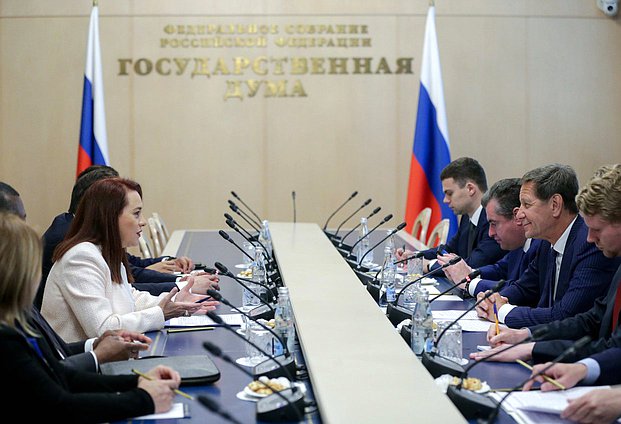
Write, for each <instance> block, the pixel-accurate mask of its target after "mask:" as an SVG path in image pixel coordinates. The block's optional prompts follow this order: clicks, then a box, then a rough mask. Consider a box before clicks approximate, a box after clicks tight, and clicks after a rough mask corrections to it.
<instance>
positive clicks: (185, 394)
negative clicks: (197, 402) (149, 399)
mask: <svg viewBox="0 0 621 424" xmlns="http://www.w3.org/2000/svg"><path fill="white" fill-rule="evenodd" d="M132 372H133V373H134V374H136V375H139V376H140V377H142V378H146V379H147V380H153V379H152V378H151V377H149V376H148V375H146V374H144V373H141V372H140V371H138V370H137V369H136V368H132ZM173 392H175V393H176V394H178V395H181V396H183V397H184V398H187V399H190V400H194V396H191V395H189V394H187V393H185V392H182V391H181V390H179V389H173Z"/></svg>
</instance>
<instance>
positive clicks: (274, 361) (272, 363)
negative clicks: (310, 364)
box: [207, 310, 297, 382]
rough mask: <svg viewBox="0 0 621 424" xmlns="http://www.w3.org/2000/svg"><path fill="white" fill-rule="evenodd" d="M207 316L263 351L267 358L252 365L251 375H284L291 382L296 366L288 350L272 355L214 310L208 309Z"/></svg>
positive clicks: (265, 327) (268, 329) (275, 335)
mask: <svg viewBox="0 0 621 424" xmlns="http://www.w3.org/2000/svg"><path fill="white" fill-rule="evenodd" d="M238 312H239V313H240V314H242V315H245V316H246V317H248V315H246V314H244V313H243V312H242V311H239V310H238ZM207 316H208V317H209V318H211V319H212V320H213V321H214V322H215V323H217V324H221V325H222V326H223V327H224V328H226V329H227V330H228V331H230V332H232V333H235V334H236V336H237V337H238V338H241V339H242V340H244V341H246V342H248V344H249V345H251V346H252V347H254V348H255V349H257V350H258V351H259V352H261V353H263V354H264V355H265V356H266V357H267V358H268V359H267V360H265V361H263V362H261V363H260V364H258V365H256V366H255V367H254V369H253V372H252V375H254V376H255V377H261V376H266V377H268V378H276V377H283V376H284V377H287V378H288V379H289V380H290V381H291V382H293V373H294V372H296V370H297V366H296V364H295V360H294V358H293V355H291V354H290V353H289V351H286V353H285V354H283V355H279V356H273V355H271V354H270V353H269V352H266V351H265V350H263V349H261V348H260V347H259V346H257V345H256V344H255V343H253V342H251V341H250V340H247V339H246V338H245V337H244V336H242V335H241V334H239V333H238V332H237V331H235V330H234V329H233V327H231V326H230V325H228V324H227V323H225V322H224V320H223V319H222V318H221V317H220V316H218V314H216V313H215V312H213V311H209V312H208V313H207ZM248 319H251V318H250V317H248ZM252 321H254V322H256V323H257V324H259V326H261V328H263V329H265V330H267V331H268V332H270V333H271V334H273V335H274V337H276V338H277V339H278V340H280V341H281V342H282V339H281V338H280V337H279V336H278V335H277V334H276V333H275V332H274V331H272V330H271V329H270V328H268V327H267V326H266V325H264V324H262V323H260V322H259V321H256V320H252Z"/></svg>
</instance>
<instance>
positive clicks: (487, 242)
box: [423, 208, 507, 269]
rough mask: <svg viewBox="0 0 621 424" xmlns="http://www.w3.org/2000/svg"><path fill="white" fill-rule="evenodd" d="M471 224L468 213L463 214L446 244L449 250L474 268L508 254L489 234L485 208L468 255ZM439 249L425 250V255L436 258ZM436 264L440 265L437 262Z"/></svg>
mask: <svg viewBox="0 0 621 424" xmlns="http://www.w3.org/2000/svg"><path fill="white" fill-rule="evenodd" d="M469 226H470V218H468V216H467V215H462V217H461V219H460V221H459V228H458V229H457V233H456V234H455V235H454V236H453V237H451V239H450V240H449V241H448V243H446V244H445V245H444V246H445V249H446V251H447V252H449V253H455V254H456V255H458V256H461V257H462V259H465V260H466V262H467V263H468V265H470V266H471V267H472V268H479V267H482V266H484V265H488V264H493V263H496V262H498V261H499V260H500V259H501V258H502V257H503V256H504V255H506V254H507V251H506V250H502V249H501V248H500V246H499V245H498V243H496V240H494V239H493V238H491V237H490V236H489V222H488V221H487V213H486V212H485V208H483V209H482V210H481V215H479V221H478V222H477V226H476V232H475V237H474V244H473V247H472V252H470V255H468V232H469ZM437 251H438V249H437V248H436V247H434V248H432V249H427V250H424V251H423V253H424V257H425V258H426V259H436V257H437ZM435 266H438V265H437V264H435ZM432 269H433V267H432Z"/></svg>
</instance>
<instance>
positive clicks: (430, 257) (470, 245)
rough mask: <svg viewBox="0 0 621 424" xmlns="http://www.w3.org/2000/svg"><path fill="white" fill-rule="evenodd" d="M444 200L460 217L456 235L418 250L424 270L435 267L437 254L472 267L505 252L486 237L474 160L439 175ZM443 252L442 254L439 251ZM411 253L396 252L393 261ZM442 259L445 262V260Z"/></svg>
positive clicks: (481, 175)
mask: <svg viewBox="0 0 621 424" xmlns="http://www.w3.org/2000/svg"><path fill="white" fill-rule="evenodd" d="M440 179H441V181H442V190H443V191H444V200H443V202H444V203H446V204H447V205H448V206H449V207H450V208H451V209H452V210H453V212H454V213H455V214H456V215H461V219H460V221H459V228H458V229H457V233H456V234H455V235H454V236H453V237H451V239H450V240H449V241H448V243H446V244H445V245H441V246H442V247H440V246H438V247H434V248H432V249H427V250H424V251H422V253H423V254H424V258H425V259H426V261H425V270H431V269H434V268H437V267H439V264H438V263H437V260H436V259H437V257H438V255H441V256H440V257H442V255H443V254H446V253H448V254H451V253H452V254H455V255H458V256H460V257H461V258H463V259H465V260H466V262H468V264H470V265H471V266H473V267H480V266H483V265H488V264H493V263H495V262H497V261H498V260H499V259H500V258H502V257H503V256H504V255H505V254H506V253H507V252H506V251H504V250H502V249H501V248H500V246H499V245H498V243H496V241H494V239H492V238H491V237H490V236H489V234H488V229H489V224H488V222H487V214H486V213H485V210H484V209H483V206H481V198H482V197H483V193H485V192H486V191H487V178H486V176H485V170H484V169H483V167H482V166H481V165H480V164H479V162H477V161H476V160H475V159H472V158H468V157H462V158H459V159H455V160H454V161H452V162H451V163H449V164H448V165H447V166H446V167H445V168H444V169H443V170H442V172H441V173H440ZM442 249H444V250H445V252H442V251H441V250H442ZM412 253H413V252H409V251H403V250H401V249H399V250H398V251H397V258H398V259H403V258H405V257H408V256H411V255H412ZM444 260H447V261H448V258H447V257H444Z"/></svg>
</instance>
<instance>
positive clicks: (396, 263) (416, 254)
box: [393, 252, 425, 265]
mask: <svg viewBox="0 0 621 424" xmlns="http://www.w3.org/2000/svg"><path fill="white" fill-rule="evenodd" d="M423 256H425V253H424V252H416V253H414V254H413V255H412V256H408V257H407V258H403V259H400V260H398V261H395V262H393V264H395V265H399V264H402V263H403V262H407V261H410V260H412V259H418V258H422V257H423Z"/></svg>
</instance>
